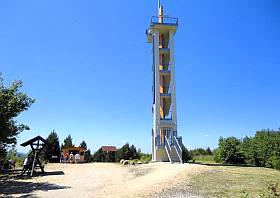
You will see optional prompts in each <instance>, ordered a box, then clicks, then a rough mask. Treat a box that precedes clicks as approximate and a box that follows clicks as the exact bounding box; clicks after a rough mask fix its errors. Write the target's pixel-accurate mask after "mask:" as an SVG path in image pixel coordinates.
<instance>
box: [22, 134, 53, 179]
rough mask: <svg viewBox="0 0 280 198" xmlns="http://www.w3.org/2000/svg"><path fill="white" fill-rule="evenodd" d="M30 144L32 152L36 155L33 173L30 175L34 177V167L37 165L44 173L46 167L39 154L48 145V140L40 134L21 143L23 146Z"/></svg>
mask: <svg viewBox="0 0 280 198" xmlns="http://www.w3.org/2000/svg"><path fill="white" fill-rule="evenodd" d="M28 145H29V146H30V147H31V150H32V154H33V156H34V158H33V162H32V168H31V174H30V176H31V177H32V176H33V173H34V169H35V168H37V167H39V168H40V169H41V171H42V173H44V167H43V166H42V163H41V162H40V160H39V156H40V154H41V152H42V151H43V149H44V148H45V146H47V145H48V142H47V140H45V139H44V138H42V137H41V136H39V135H38V136H37V137H34V138H32V139H30V140H28V141H26V142H24V143H22V144H21V146H23V147H26V146H28Z"/></svg>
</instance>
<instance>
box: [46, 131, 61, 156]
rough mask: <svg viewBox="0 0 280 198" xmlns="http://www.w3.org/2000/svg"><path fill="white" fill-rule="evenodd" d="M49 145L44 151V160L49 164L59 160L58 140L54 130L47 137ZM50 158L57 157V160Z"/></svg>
mask: <svg viewBox="0 0 280 198" xmlns="http://www.w3.org/2000/svg"><path fill="white" fill-rule="evenodd" d="M47 141H48V143H49V145H48V147H46V149H45V156H44V158H45V159H46V160H48V161H50V162H59V159H60V146H59V138H58V135H57V133H56V132H55V130H53V131H52V132H51V133H50V134H49V136H48V137H47ZM52 156H57V158H52Z"/></svg>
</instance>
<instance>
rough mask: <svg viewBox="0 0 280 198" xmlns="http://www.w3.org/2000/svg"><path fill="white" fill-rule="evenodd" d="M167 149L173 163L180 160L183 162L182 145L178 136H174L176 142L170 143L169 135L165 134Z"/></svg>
mask: <svg viewBox="0 0 280 198" xmlns="http://www.w3.org/2000/svg"><path fill="white" fill-rule="evenodd" d="M164 138H165V150H166V153H167V156H168V159H169V161H170V162H171V163H173V162H180V163H183V161H182V149H181V146H180V145H179V143H178V140H177V138H176V137H175V136H174V137H173V138H174V141H173V142H174V144H172V145H170V143H169V141H168V139H167V137H166V136H165V137H164Z"/></svg>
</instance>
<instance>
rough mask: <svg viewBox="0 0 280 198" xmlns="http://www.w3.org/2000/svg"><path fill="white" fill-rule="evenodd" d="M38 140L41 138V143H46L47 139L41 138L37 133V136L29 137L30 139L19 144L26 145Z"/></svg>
mask: <svg viewBox="0 0 280 198" xmlns="http://www.w3.org/2000/svg"><path fill="white" fill-rule="evenodd" d="M38 140H41V141H42V142H43V143H45V144H48V142H47V140H45V139H44V138H42V137H41V136H40V135H38V136H37V137H34V138H32V139H30V140H28V141H26V142H24V143H22V144H21V145H20V146H23V147H25V146H28V145H30V144H32V143H34V142H36V141H38Z"/></svg>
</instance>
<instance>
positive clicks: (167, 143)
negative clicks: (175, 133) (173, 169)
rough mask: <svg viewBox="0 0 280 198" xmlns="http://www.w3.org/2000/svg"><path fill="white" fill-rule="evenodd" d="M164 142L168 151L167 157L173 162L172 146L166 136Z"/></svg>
mask: <svg viewBox="0 0 280 198" xmlns="http://www.w3.org/2000/svg"><path fill="white" fill-rule="evenodd" d="M164 140H165V150H166V153H167V156H168V158H169V161H170V162H172V159H171V146H170V145H169V142H168V139H167V137H166V136H164Z"/></svg>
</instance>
